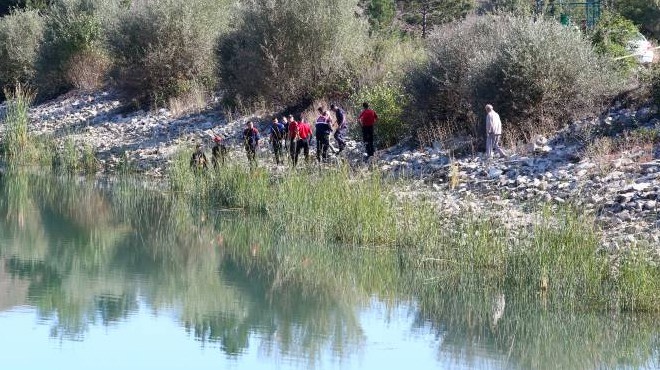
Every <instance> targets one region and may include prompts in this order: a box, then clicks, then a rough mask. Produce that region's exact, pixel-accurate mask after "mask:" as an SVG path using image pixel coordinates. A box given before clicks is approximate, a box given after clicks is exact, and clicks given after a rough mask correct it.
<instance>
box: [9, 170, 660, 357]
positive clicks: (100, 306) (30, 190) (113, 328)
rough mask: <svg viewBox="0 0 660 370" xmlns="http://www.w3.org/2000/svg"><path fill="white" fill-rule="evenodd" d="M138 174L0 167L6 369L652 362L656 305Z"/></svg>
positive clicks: (659, 332)
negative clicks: (448, 267) (618, 309)
mask: <svg viewBox="0 0 660 370" xmlns="http://www.w3.org/2000/svg"><path fill="white" fill-rule="evenodd" d="M401 258H402V257H401V256H400V255H398V253H397V252H395V251H383V250H379V249H378V248H365V247H350V248H349V247H346V246H336V245H331V244H329V243H327V242H326V241H313V240H292V239H291V238H290V237H288V236H287V235H286V233H285V232H284V230H282V229H281V228H280V227H278V226H277V225H274V224H272V223H269V222H268V221H267V220H264V219H263V217H257V216H248V215H246V214H244V213H242V212H241V211H240V210H239V211H237V210H222V209H220V208H217V207H213V205H210V206H209V205H198V204H194V202H190V201H185V200H183V199H182V197H180V196H175V195H172V194H167V193H166V192H163V191H157V190H147V189H145V187H143V186H142V185H141V184H140V183H138V182H121V183H119V182H117V183H111V182H109V181H108V180H104V181H88V180H83V179H72V178H64V177H56V176H45V175H35V174H27V173H13V174H5V175H3V176H2V177H0V359H1V364H2V365H1V366H2V368H3V369H67V370H68V369H124V368H131V369H132V368H136V369H309V368H317V369H401V368H406V367H410V366H414V367H415V368H417V369H435V368H438V369H445V368H455V369H473V368H476V369H500V368H520V369H528V368H539V369H546V368H547V369H555V368H556V369H568V368H576V369H601V368H649V369H657V368H660V329H659V328H660V326H659V325H658V323H659V321H658V320H657V318H655V317H645V316H629V315H623V314H618V313H609V312H605V313H600V312H579V311H578V312H575V311H572V310H569V309H566V307H567V306H570V305H566V304H562V305H561V307H562V308H561V309H560V308H557V307H558V305H556V304H554V303H553V302H548V299H547V298H546V297H543V296H539V295H535V294H527V293H520V292H516V291H511V290H508V289H504V288H493V287H487V286H482V285H479V284H468V283H466V285H465V286H456V285H453V284H443V281H442V278H438V277H437V276H435V277H434V275H433V272H432V271H431V272H430V271H423V270H421V269H420V270H415V271H409V270H405V269H402V268H401V267H400V263H399V262H400V259H401Z"/></svg>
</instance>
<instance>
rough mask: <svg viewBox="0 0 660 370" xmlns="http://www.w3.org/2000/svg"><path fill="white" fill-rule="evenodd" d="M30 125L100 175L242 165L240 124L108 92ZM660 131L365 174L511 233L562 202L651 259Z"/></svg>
mask: <svg viewBox="0 0 660 370" xmlns="http://www.w3.org/2000/svg"><path fill="white" fill-rule="evenodd" d="M1 109H2V108H1V107H0V110H1ZM30 117H31V123H30V127H29V130H30V132H31V133H32V134H36V135H48V136H50V137H52V138H53V139H54V140H56V141H57V142H58V143H60V145H62V144H63V143H64V140H70V139H72V140H74V142H75V143H76V145H77V146H80V147H82V146H89V147H92V148H93V149H94V150H95V152H96V153H97V158H98V160H99V163H100V166H99V167H100V168H101V169H102V170H103V172H105V173H112V172H113V171H115V170H116V169H117V167H118V166H119V165H120V163H121V162H122V161H126V160H128V161H129V162H130V163H131V165H132V167H133V168H134V169H135V170H136V171H138V172H140V173H144V174H146V175H148V176H152V177H165V176H166V175H167V172H166V171H167V167H168V164H169V163H171V161H172V158H173V155H174V154H175V153H176V152H177V151H179V150H183V149H189V148H191V147H192V146H193V145H194V144H196V143H203V144H205V145H206V148H207V151H208V152H210V148H211V145H212V135H213V134H222V135H223V136H224V137H226V143H227V145H228V146H229V147H230V154H229V156H230V162H245V161H246V159H245V155H244V152H243V150H242V148H241V146H240V133H241V130H242V129H243V123H244V122H245V120H246V119H247V118H246V117H243V118H240V119H235V120H230V119H227V118H226V115H225V114H224V113H223V112H222V111H221V110H220V109H219V108H217V107H209V108H208V109H207V110H204V111H202V112H199V113H195V114H189V115H184V116H178V117H177V116H174V115H173V114H172V112H170V111H169V110H167V109H160V110H156V111H141V110H138V111H130V110H128V109H127V108H126V106H125V105H124V103H122V101H121V100H120V99H119V97H118V96H116V94H114V93H113V92H109V91H103V92H91V93H90V92H73V93H69V94H67V95H64V96H61V97H59V98H57V99H55V100H53V101H49V102H47V103H44V104H41V105H38V106H35V107H34V108H32V110H31V112H30ZM261 121H262V122H261V123H260V124H259V125H258V126H257V127H258V128H259V129H260V131H261V132H266V128H267V125H268V118H264V119H263V120H261ZM257 122H260V121H259V120H257ZM1 130H4V128H1ZM659 130H660V114H659V112H658V108H657V107H654V106H646V107H642V108H639V109H636V110H633V109H626V108H622V107H613V108H611V109H610V110H609V111H608V112H605V113H603V114H602V115H601V116H600V117H592V118H589V119H585V120H581V121H577V122H573V123H570V124H568V125H566V126H565V127H564V128H563V129H562V130H561V131H559V132H557V133H555V135H553V136H552V137H549V138H544V137H536V138H534V139H533V140H532V142H531V143H524V144H522V145H519V146H518V147H516V148H509V149H511V150H512V152H513V153H514V154H513V155H512V156H511V157H510V158H495V159H492V160H487V159H485V158H483V156H482V155H481V154H480V153H473V154H467V155H463V156H456V157H454V155H453V153H455V152H456V148H450V147H445V146H446V145H444V143H442V142H434V143H432V144H430V145H429V147H415V148H412V147H409V146H406V145H399V146H396V147H392V148H388V149H386V150H382V151H380V152H378V153H377V158H376V160H375V161H374V162H373V163H371V164H370V166H371V167H378V168H379V169H380V170H381V171H383V172H384V173H389V174H392V175H394V176H397V177H406V178H408V179H409V181H408V182H407V184H408V185H407V186H406V187H405V188H401V189H400V193H399V195H400V196H402V197H405V196H423V197H424V198H426V199H433V200H435V201H436V202H437V203H438V206H439V208H440V209H441V210H442V211H443V212H445V213H447V214H457V213H460V212H462V211H466V210H473V211H478V212H491V214H497V215H498V217H499V218H500V219H501V220H502V222H503V223H504V224H509V225H511V227H512V228H513V227H515V226H516V225H517V226H518V227H519V226H520V225H521V224H522V225H525V224H529V223H533V218H534V211H530V207H532V205H535V206H536V207H537V208H540V207H541V206H542V205H547V206H549V207H550V209H552V207H555V206H557V205H562V204H566V203H568V204H571V205H573V206H575V207H579V208H580V209H583V210H585V212H589V214H592V215H593V216H594V218H595V220H596V222H597V225H598V226H599V227H600V228H601V229H602V231H603V233H602V235H603V239H602V244H601V245H602V248H603V249H604V250H606V251H608V252H614V253H616V252H620V251H624V250H628V249H629V248H630V247H632V246H636V245H642V246H644V247H648V248H650V249H651V250H652V251H653V253H654V254H656V255H657V257H658V260H660V218H659V217H658V215H659V213H658V212H659V211H660V181H658V180H659V178H660V155H659V154H660V153H659V152H658V147H657V144H656V143H657V140H656V138H657V137H660V133H659ZM0 135H1V133H0ZM352 139H357V138H356V137H353V138H352ZM264 142H266V141H265V140H264ZM613 143H615V144H616V145H614V144H613ZM612 145H614V147H611V146H612ZM362 152H363V148H362V144H361V143H360V142H359V141H356V140H351V141H349V143H348V150H347V151H346V152H344V153H342V158H341V159H342V160H345V161H347V162H349V163H351V165H352V166H353V167H357V168H362V167H364V168H365V169H366V168H367V166H366V165H364V164H363V159H362ZM271 157H272V156H271V155H270V150H269V148H268V146H267V145H262V146H261V148H260V153H259V158H260V163H261V165H265V166H271V167H272V168H273V169H274V170H284V169H285V168H287V167H286V166H279V167H278V166H275V165H274V163H273V161H272V158H271ZM333 160H334V161H336V160H339V158H333ZM532 208H533V207H532Z"/></svg>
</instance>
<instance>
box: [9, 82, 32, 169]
mask: <svg viewBox="0 0 660 370" xmlns="http://www.w3.org/2000/svg"><path fill="white" fill-rule="evenodd" d="M5 95H6V96H7V99H8V100H7V106H6V111H5V113H4V117H2V119H3V122H2V123H3V125H4V137H3V140H2V149H3V152H4V155H5V157H6V158H7V160H8V161H9V162H19V161H22V160H24V159H26V152H27V151H28V150H29V149H30V146H29V144H30V137H29V135H28V123H29V122H30V117H29V115H28V113H29V110H30V105H31V104H32V102H33V100H34V94H33V93H32V92H31V91H29V90H26V89H25V88H24V87H22V86H21V85H20V84H19V85H17V86H16V88H15V89H14V90H13V91H10V90H5Z"/></svg>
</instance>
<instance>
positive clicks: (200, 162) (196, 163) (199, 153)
mask: <svg viewBox="0 0 660 370" xmlns="http://www.w3.org/2000/svg"><path fill="white" fill-rule="evenodd" d="M190 168H192V169H195V170H201V169H204V170H205V169H206V168H207V160H206V154H204V149H203V147H202V144H197V147H195V151H194V152H193V154H192V156H191V157H190Z"/></svg>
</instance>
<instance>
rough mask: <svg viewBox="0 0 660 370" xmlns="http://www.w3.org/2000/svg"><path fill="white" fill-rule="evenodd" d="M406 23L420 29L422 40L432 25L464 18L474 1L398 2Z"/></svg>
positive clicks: (411, 0) (471, 8)
mask: <svg viewBox="0 0 660 370" xmlns="http://www.w3.org/2000/svg"><path fill="white" fill-rule="evenodd" d="M399 4H400V6H401V8H402V10H403V12H404V19H405V20H406V22H408V23H410V24H413V25H419V26H420V27H421V28H422V38H426V35H427V33H428V31H429V29H430V28H431V27H433V26H434V25H438V24H442V23H447V22H451V21H453V20H456V19H460V18H463V17H465V16H466V15H467V14H468V13H469V12H471V11H472V10H473V9H474V7H475V1H474V0H452V1H449V0H400V1H399Z"/></svg>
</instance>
